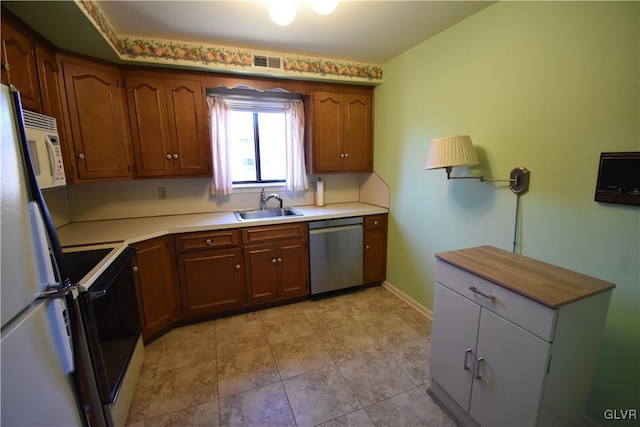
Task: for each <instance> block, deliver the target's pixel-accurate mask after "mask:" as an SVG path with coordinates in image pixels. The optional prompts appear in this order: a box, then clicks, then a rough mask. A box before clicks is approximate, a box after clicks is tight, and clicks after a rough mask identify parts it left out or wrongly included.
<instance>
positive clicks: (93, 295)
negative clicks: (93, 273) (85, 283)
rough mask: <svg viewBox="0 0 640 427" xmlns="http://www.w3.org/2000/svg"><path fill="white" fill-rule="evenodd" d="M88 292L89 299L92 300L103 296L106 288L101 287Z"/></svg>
mask: <svg viewBox="0 0 640 427" xmlns="http://www.w3.org/2000/svg"><path fill="white" fill-rule="evenodd" d="M88 294H89V299H90V300H91V301H93V300H96V299H98V298H100V297H103V296H105V295H106V294H107V290H106V289H101V290H99V291H89V292H88Z"/></svg>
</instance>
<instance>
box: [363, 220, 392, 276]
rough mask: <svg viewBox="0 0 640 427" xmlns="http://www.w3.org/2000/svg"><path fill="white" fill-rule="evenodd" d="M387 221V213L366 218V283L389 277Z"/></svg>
mask: <svg viewBox="0 0 640 427" xmlns="http://www.w3.org/2000/svg"><path fill="white" fill-rule="evenodd" d="M387 222H388V215H387V214H383V215H371V216H366V217H365V218H364V283H372V282H381V281H383V280H385V279H386V278H387Z"/></svg>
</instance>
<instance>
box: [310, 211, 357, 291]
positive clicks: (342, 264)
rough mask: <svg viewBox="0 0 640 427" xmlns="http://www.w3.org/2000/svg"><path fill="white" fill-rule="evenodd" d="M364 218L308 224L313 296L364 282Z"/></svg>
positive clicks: (329, 220)
mask: <svg viewBox="0 0 640 427" xmlns="http://www.w3.org/2000/svg"><path fill="white" fill-rule="evenodd" d="M362 224H363V221H362V217H361V216H360V217H352V218H340V219H328V220H323V221H311V222H309V256H310V258H311V266H310V270H311V295H317V294H321V293H324V292H329V291H334V290H337V289H344V288H349V287H352V286H358V285H361V284H362V283H363V280H364V279H363V268H364V267H363V260H362V257H363V255H362V241H363V236H362Z"/></svg>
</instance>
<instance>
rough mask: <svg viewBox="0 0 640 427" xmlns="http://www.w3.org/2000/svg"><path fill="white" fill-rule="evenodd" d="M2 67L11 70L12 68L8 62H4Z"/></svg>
mask: <svg viewBox="0 0 640 427" xmlns="http://www.w3.org/2000/svg"><path fill="white" fill-rule="evenodd" d="M2 68H4V69H5V70H6V71H9V70H10V69H11V67H10V66H9V64H7V63H4V64H2Z"/></svg>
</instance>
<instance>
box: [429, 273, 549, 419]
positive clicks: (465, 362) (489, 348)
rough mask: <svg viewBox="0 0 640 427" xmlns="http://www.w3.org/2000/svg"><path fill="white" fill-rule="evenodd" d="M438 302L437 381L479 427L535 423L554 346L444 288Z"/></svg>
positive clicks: (434, 357) (439, 288) (439, 290)
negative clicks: (481, 426)
mask: <svg viewBox="0 0 640 427" xmlns="http://www.w3.org/2000/svg"><path fill="white" fill-rule="evenodd" d="M436 301H437V304H438V307H437V313H438V318H437V324H436V322H435V321H434V338H433V340H432V342H433V346H432V350H431V364H432V365H431V366H432V375H433V378H434V379H435V380H437V381H438V383H439V384H440V386H442V387H443V388H444V389H445V390H447V391H448V393H449V395H450V396H451V397H452V398H453V399H454V400H455V401H456V402H457V403H458V405H460V407H462V408H464V409H465V410H466V411H467V412H468V413H469V415H470V416H471V417H472V418H473V419H474V420H476V421H477V422H478V423H479V424H480V425H486V426H498V425H505V426H506V425H522V426H533V425H536V420H537V416H538V408H539V406H540V402H541V398H542V389H543V386H544V381H545V377H546V374H547V369H546V368H547V364H548V362H549V354H550V348H551V344H550V343H548V342H546V341H544V340H542V339H540V338H538V337H536V336H535V335H533V334H531V333H529V332H527V331H526V330H523V329H522V328H520V327H518V326H516V325H514V324H513V323H511V322H509V321H507V320H505V319H503V318H501V317H499V316H497V315H495V314H494V313H492V312H491V311H489V310H487V309H484V308H482V307H481V306H480V305H478V304H476V303H474V302H473V301H470V300H468V299H466V298H465V297H463V296H461V295H459V294H457V293H455V292H453V291H451V290H449V289H448V288H446V287H444V286H442V285H440V284H436ZM434 320H435V319H434ZM436 344H437V345H436ZM472 390H473V393H472Z"/></svg>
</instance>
